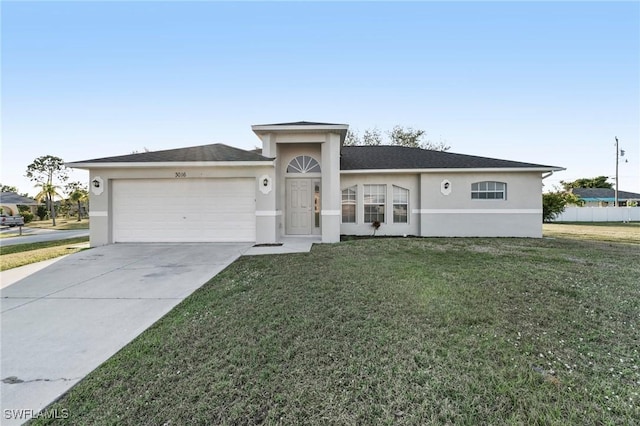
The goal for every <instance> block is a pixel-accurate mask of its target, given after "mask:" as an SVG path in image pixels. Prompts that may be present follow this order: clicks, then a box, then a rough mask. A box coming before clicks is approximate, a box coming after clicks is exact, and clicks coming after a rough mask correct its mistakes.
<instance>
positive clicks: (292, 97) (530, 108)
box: [1, 1, 640, 194]
mask: <svg viewBox="0 0 640 426" xmlns="http://www.w3.org/2000/svg"><path fill="white" fill-rule="evenodd" d="M1 8H2V9H1V13H2V175H1V181H2V183H3V184H9V185H14V186H18V188H19V190H20V191H21V192H28V193H30V194H34V193H35V191H34V188H33V185H32V184H31V183H30V182H29V181H28V180H27V179H26V178H24V177H23V175H24V173H25V169H26V167H27V165H28V164H29V163H30V162H31V161H32V160H33V159H34V158H36V157H38V156H41V155H47V154H51V155H56V156H59V157H62V158H63V159H64V160H66V161H78V160H85V159H90V158H98V157H104V156H111V155H120V154H128V153H130V152H132V151H134V150H142V149H143V148H145V147H146V148H148V149H150V150H160V149H170V148H177V147H183V146H193V145H201V144H208V143H217V142H220V143H226V144H229V145H233V146H237V147H240V148H253V147H254V146H257V145H258V144H259V140H258V138H257V137H256V136H255V135H254V134H253V133H252V132H251V128H250V126H251V125H252V124H263V123H277V122H285V121H299V120H307V121H326V122H337V123H346V124H349V125H350V126H351V127H352V128H355V129H356V130H359V131H360V132H362V131H363V130H364V129H366V128H372V127H377V128H378V129H380V130H383V131H384V130H388V129H390V128H391V127H393V126H394V125H395V124H400V125H404V126H411V127H414V128H420V129H424V130H426V131H427V134H428V138H429V139H432V140H434V141H439V140H440V139H441V138H442V139H444V140H446V141H447V142H448V143H449V144H450V145H451V146H452V149H451V151H452V152H459V153H464V154H473V155H482V156H487V157H496V158H504V159H510V160H519V161H527V162H533V163H541V164H550V165H555V166H562V167H566V168H567V170H566V171H565V172H560V173H556V174H555V175H554V176H552V177H551V178H550V179H548V180H546V181H545V182H547V184H548V185H549V184H551V185H553V184H557V183H558V182H559V181H560V180H573V179H576V178H580V177H593V176H597V175H607V176H613V175H614V169H615V148H614V145H613V144H614V136H618V138H619V139H620V142H621V148H623V149H625V151H626V156H625V157H624V158H623V160H624V159H628V163H621V166H620V181H621V187H620V189H624V190H628V191H634V192H640V3H638V2H620V3H614V2H602V3H596V2H586V3H578V2H566V3H559V2H537V3H521V2H493V3H484V2H472V3H462V2H454V3H435V2H411V3H383V2H377V3H364V2H352V3H321V2H318V3H282V2H278V3H246V2H242V3H239V2H238V3H231V2H227V3H218V2H204V1H203V2H189V3H185V2H149V1H143V2H89V1H85V2H63V3H57V2H24V1H19V2H15V1H3V2H2V4H1ZM74 178H75V179H80V180H87V179H88V175H87V174H86V172H78V173H77V174H76V175H75V176H74ZM547 187H548V186H547Z"/></svg>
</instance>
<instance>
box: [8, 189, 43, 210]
mask: <svg viewBox="0 0 640 426" xmlns="http://www.w3.org/2000/svg"><path fill="white" fill-rule="evenodd" d="M39 204H41V203H39V202H38V201H36V200H34V199H33V198H29V197H24V196H22V195H20V194H17V193H15V192H10V191H7V192H3V193H1V194H0V211H2V213H4V214H7V215H9V216H19V215H20V211H19V209H18V206H29V208H30V210H31V213H33V214H36V210H37V207H38V205H39Z"/></svg>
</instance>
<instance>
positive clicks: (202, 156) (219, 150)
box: [69, 143, 272, 165]
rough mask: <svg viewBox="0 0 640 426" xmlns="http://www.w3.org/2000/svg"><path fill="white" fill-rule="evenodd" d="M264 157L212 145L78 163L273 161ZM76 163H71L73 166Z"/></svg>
mask: <svg viewBox="0 0 640 426" xmlns="http://www.w3.org/2000/svg"><path fill="white" fill-rule="evenodd" d="M271 160H272V159H270V158H267V157H263V156H262V155H260V154H258V153H256V152H252V151H245V150H243V149H239V148H234V147H232V146H228V145H224V144H221V143H216V144H211V145H201V146H192V147H188V148H177V149H167V150H164V151H153V152H141V153H137V154H129V155H120V156H117V157H104V158H96V159H93V160H86V161H76V162H74V163H75V164H77V163H93V164H100V163H161V162H173V161H271ZM74 163H69V164H70V165H73V164H74Z"/></svg>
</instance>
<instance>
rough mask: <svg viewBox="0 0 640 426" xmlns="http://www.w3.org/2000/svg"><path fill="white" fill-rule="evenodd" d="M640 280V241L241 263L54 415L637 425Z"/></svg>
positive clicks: (78, 418) (496, 245) (458, 244)
mask: <svg viewBox="0 0 640 426" xmlns="http://www.w3.org/2000/svg"><path fill="white" fill-rule="evenodd" d="M639 276H640V251H639V250H638V249H637V246H633V245H627V244H608V243H606V244H605V243H600V242H585V241H572V240H566V239H540V240H532V239H506V238H505V239H480V238H478V239H464V238H460V239H446V238H438V239H417V238H416V239H413V238H406V239H401V238H398V239H375V238H374V239H369V240H354V241H349V242H343V243H339V244H332V245H317V246H314V248H313V250H312V251H311V253H308V254H307V253H306V254H294V255H274V256H253V257H242V258H240V259H239V260H238V261H236V262H235V263H234V264H232V265H231V266H230V267H229V268H227V269H226V270H225V271H223V272H222V273H221V274H219V275H218V276H216V277H215V278H214V279H212V280H211V281H209V282H208V283H207V284H205V285H204V286H203V287H202V288H200V289H199V290H198V291H196V292H195V293H194V294H193V295H192V296H191V297H189V298H187V299H186V300H185V301H183V303H181V304H180V305H179V306H178V307H176V309H174V310H173V311H171V312H170V313H169V314H167V315H166V316H165V317H163V318H162V319H161V320H159V321H158V322H157V323H156V324H155V325H153V326H152V327H151V328H150V329H148V330H147V331H146V332H144V333H143V334H142V335H141V336H139V337H138V338H137V339H135V340H134V341H133V342H132V343H131V344H129V345H128V346H126V347H125V348H123V349H122V350H121V351H120V352H118V353H117V354H116V355H115V356H113V357H112V358H111V359H109V360H108V361H107V362H105V363H104V364H103V365H102V366H101V367H99V368H98V369H97V370H95V371H94V372H92V373H91V374H90V375H89V376H88V377H87V378H85V379H84V380H83V381H82V382H80V383H79V384H78V385H77V386H75V387H74V388H72V389H71V390H70V391H69V392H68V393H67V394H65V395H64V396H63V397H62V398H61V399H60V400H58V401H57V402H56V403H54V404H53V405H51V406H49V407H48V408H47V410H53V409H57V410H58V412H60V410H61V409H67V410H68V413H69V415H70V418H69V419H67V420H64V421H63V422H67V423H69V422H70V423H72V424H130V425H137V424H171V425H177V424H202V425H208V424H257V423H265V424H305V425H313V424H396V423H397V424H469V425H475V424H558V425H565V424H611V425H614V424H632V423H634V422H637V420H638V419H639V418H640V396H639V395H638V393H639V392H640V370H639V365H640V354H639V353H638V351H639V350H640V344H639V342H640V333H639V332H638V326H639V324H638V322H639V319H640V314H639V312H640V297H639V296H640V280H639V279H638V277H639ZM55 422H56V420H53V419H49V420H47V419H44V418H42V419H39V420H37V421H35V423H36V424H50V423H55Z"/></svg>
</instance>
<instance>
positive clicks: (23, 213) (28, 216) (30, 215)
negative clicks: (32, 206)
mask: <svg viewBox="0 0 640 426" xmlns="http://www.w3.org/2000/svg"><path fill="white" fill-rule="evenodd" d="M20 216H22V217H23V218H24V223H29V222H31V221H32V220H33V218H34V217H35V216H34V214H33V213H31V212H30V211H29V210H24V211H21V212H20Z"/></svg>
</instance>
